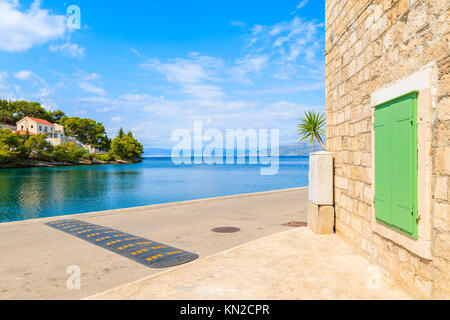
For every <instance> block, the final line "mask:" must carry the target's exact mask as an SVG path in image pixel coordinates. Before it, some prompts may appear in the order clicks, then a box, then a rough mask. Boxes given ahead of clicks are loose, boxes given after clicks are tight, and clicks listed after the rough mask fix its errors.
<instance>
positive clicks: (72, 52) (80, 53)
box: [49, 42, 85, 58]
mask: <svg viewBox="0 0 450 320" xmlns="http://www.w3.org/2000/svg"><path fill="white" fill-rule="evenodd" d="M49 49H50V51H52V52H56V51H60V52H62V53H63V54H64V55H67V56H69V57H71V58H83V57H84V51H85V50H84V48H83V47H80V46H78V44H76V43H70V42H66V43H64V44H61V45H50V47H49Z"/></svg>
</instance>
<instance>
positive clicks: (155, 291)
mask: <svg viewBox="0 0 450 320" xmlns="http://www.w3.org/2000/svg"><path fill="white" fill-rule="evenodd" d="M89 299H93V300H94V299H99V300H101V299H188V300H195V299H201V300H205V299H252V300H253V299H256V300H265V299H411V297H410V296H409V295H408V294H407V293H406V292H405V291H403V289H401V288H400V287H399V286H398V285H397V284H395V283H394V282H393V281H392V280H391V279H390V278H389V277H388V276H386V275H385V274H383V272H382V271H381V270H379V269H378V268H377V267H376V266H374V265H370V264H369V262H368V261H367V260H365V259H364V258H363V257H362V256H360V255H359V254H358V253H357V252H356V251H354V250H353V249H352V248H350V247H349V246H348V245H347V244H346V243H345V242H344V241H343V240H342V239H341V238H339V236H337V235H335V234H331V235H317V234H314V233H312V231H311V230H310V229H309V228H295V229H292V230H289V231H284V232H279V233H276V234H273V235H270V236H267V237H264V238H261V239H257V240H254V241H252V242H250V243H246V244H243V245H241V246H238V247H235V248H232V249H229V250H226V251H223V252H219V253H216V254H214V255H211V256H208V257H206V258H203V259H200V260H196V261H194V262H192V263H189V264H186V265H182V266H178V267H176V268H173V269H171V270H168V271H166V272H163V273H159V274H156V275H154V276H150V277H147V278H145V279H141V280H139V281H136V282H134V283H130V284H127V285H124V286H121V287H119V288H115V289H112V290H109V291H107V292H104V293H101V294H98V295H95V296H92V297H89Z"/></svg>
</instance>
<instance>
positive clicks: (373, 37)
mask: <svg viewBox="0 0 450 320" xmlns="http://www.w3.org/2000/svg"><path fill="white" fill-rule="evenodd" d="M325 7H326V8H325V16H326V36H325V38H326V39H325V40H326V70H325V74H326V101H327V102H326V116H327V133H326V134H327V149H328V151H331V152H333V154H334V158H335V159H334V160H335V173H334V174H335V176H334V185H335V189H334V198H335V211H336V232H337V233H338V234H339V235H340V236H341V237H343V238H344V239H345V240H346V241H347V242H348V243H350V244H351V245H352V246H353V247H354V248H356V249H357V250H358V251H359V252H360V253H361V254H363V255H364V256H366V257H367V258H368V259H369V260H370V261H371V262H373V263H376V264H378V265H380V266H381V267H382V268H383V269H384V270H385V271H387V272H389V273H390V274H391V275H392V276H393V277H394V278H395V279H396V281H397V282H398V283H399V284H400V285H401V286H403V287H404V288H405V289H406V290H407V291H408V292H409V293H410V294H412V295H413V296H415V297H417V298H432V299H449V298H450V265H449V260H450V140H449V139H450V54H449V52H450V42H449V41H450V32H449V31H450V29H449V20H450V10H449V8H450V1H449V0H326V4H325ZM430 62H432V63H435V65H436V66H437V73H438V75H437V83H436V88H437V93H436V103H435V104H433V106H432V108H433V118H432V150H430V152H431V153H432V186H433V187H432V212H431V216H432V260H431V261H430V260H425V259H422V258H420V257H419V256H417V255H415V254H414V253H412V252H410V251H408V250H407V249H405V248H403V247H402V246H400V245H398V244H397V243H395V242H392V241H391V240H389V239H387V238H384V237H383V236H381V235H379V234H377V233H375V232H374V231H373V230H372V225H371V216H370V215H371V210H370V208H371V205H372V200H373V199H372V198H371V195H372V193H371V191H372V189H371V188H372V187H373V181H371V175H370V172H371V169H372V168H371V165H372V164H371V159H372V158H371V157H372V155H371V150H372V146H371V143H372V137H371V126H372V125H373V124H372V118H371V117H372V114H371V111H372V110H371V93H372V92H374V91H375V90H377V89H379V88H382V87H383V85H385V84H388V83H392V82H394V81H396V80H398V79H402V78H405V77H407V76H408V75H410V74H412V73H414V72H415V71H417V70H419V69H420V68H421V67H422V66H424V65H426V64H428V63H430ZM374 248H375V249H376V250H373V249H374ZM374 252H376V254H374Z"/></svg>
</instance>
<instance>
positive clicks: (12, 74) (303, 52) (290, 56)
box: [0, 0, 325, 148]
mask: <svg viewBox="0 0 450 320" xmlns="http://www.w3.org/2000/svg"><path fill="white" fill-rule="evenodd" d="M71 5H76V6H78V7H79V8H80V20H79V21H80V28H79V29H74V28H73V27H70V26H71V24H70V22H74V21H75V20H73V19H69V23H67V21H68V16H67V8H68V7H69V6H71ZM324 6H325V4H324V0H283V1H280V0H265V1H261V0H259V1H253V0H245V1H243V0H189V1H186V0H184V1H178V0H166V1H156V0H134V1H125V0H122V1H118V0H115V1H105V0H96V1H92V0H90V1H89V0H81V1H75V0H74V1H69V2H64V1H53V0H42V1H24V0H0V99H8V100H28V101H38V102H40V103H41V104H42V105H43V106H44V107H45V108H47V109H49V110H56V109H60V110H62V111H64V112H65V113H66V114H67V115H68V116H77V117H87V118H91V119H94V120H96V121H99V122H102V123H103V124H104V126H105V128H106V130H107V132H108V135H110V136H114V135H115V134H116V133H117V131H118V129H119V128H120V127H123V128H124V129H125V130H126V131H128V130H131V131H132V132H133V134H134V135H135V137H137V138H138V139H139V140H140V141H141V142H142V143H143V144H144V147H148V148H149V147H156V148H170V147H171V146H173V145H174V142H172V141H171V135H172V132H173V131H174V130H176V129H190V130H192V129H193V126H194V121H202V122H203V126H204V128H205V129H208V128H217V129H219V130H221V131H224V130H225V129H239V128H242V129H244V130H246V129H268V130H270V129H279V130H280V144H281V145H283V144H292V143H295V142H296V141H297V140H298V138H297V134H296V124H297V123H298V119H299V118H300V117H301V116H302V115H303V112H304V111H306V110H314V111H320V112H324V110H325V80H324V79H325V76H324V72H325V66H324V64H325V62H324V61H325V58H324V50H325V48H324V33H325V26H324V11H325V9H324ZM72 26H73V24H72Z"/></svg>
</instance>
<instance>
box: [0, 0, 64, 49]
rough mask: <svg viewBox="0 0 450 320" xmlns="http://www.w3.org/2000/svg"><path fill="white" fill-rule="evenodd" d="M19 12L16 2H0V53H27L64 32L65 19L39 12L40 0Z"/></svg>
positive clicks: (1, 0)
mask: <svg viewBox="0 0 450 320" xmlns="http://www.w3.org/2000/svg"><path fill="white" fill-rule="evenodd" d="M20 9H21V8H20V5H19V4H18V1H17V0H0V50H4V51H9V52H14V51H26V50H28V49H30V48H31V47H32V46H34V45H39V44H44V43H46V42H48V41H49V40H52V39H56V38H59V37H61V36H63V35H64V33H65V32H66V17H65V16H64V15H52V14H50V13H49V11H48V10H44V9H41V8H40V1H39V0H35V1H34V2H33V3H32V4H31V6H30V8H29V9H28V10H24V11H22V10H20Z"/></svg>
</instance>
